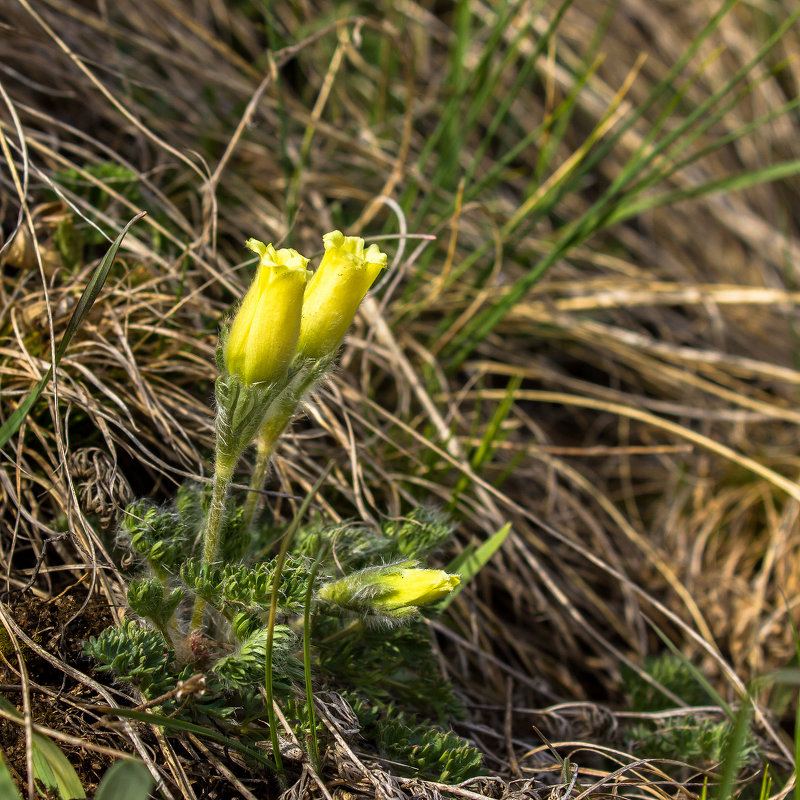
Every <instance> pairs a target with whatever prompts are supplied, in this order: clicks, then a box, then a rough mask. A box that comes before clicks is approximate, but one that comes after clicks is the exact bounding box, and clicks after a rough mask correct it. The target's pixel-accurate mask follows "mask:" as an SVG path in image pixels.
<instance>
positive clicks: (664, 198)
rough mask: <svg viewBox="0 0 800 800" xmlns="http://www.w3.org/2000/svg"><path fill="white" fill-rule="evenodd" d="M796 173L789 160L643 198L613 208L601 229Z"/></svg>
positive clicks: (797, 162) (797, 165)
mask: <svg viewBox="0 0 800 800" xmlns="http://www.w3.org/2000/svg"><path fill="white" fill-rule="evenodd" d="M798 173H800V159H793V160H791V161H783V162H781V163H780V164H771V165H770V166H768V167H763V168H762V169H754V170H751V171H749V172H742V173H739V174H738V175H726V176H725V177H724V178H720V179H719V180H716V181H708V182H707V183H703V184H700V185H699V186H690V187H687V188H682V189H675V190H673V191H671V192H662V193H661V194H657V195H653V196H651V197H644V198H642V199H641V200H639V201H637V202H633V203H628V204H626V205H622V206H619V207H617V208H616V209H614V211H613V212H612V213H611V214H609V216H608V217H607V218H606V220H605V221H604V222H603V226H602V227H604V228H606V227H609V226H611V225H615V224H617V223H619V222H622V221H624V220H626V219H630V218H631V217H635V216H637V215H638V214H641V213H642V212H643V211H649V210H650V209H653V208H659V207H660V206H665V205H671V204H672V203H678V202H680V201H681V200H690V199H693V198H696V197H704V196H705V195H709V194H716V193H717V192H725V193H729V192H736V191H740V190H741V189H747V188H749V187H751V186H757V185H758V184H760V183H770V182H772V181H779V180H783V179H784V178H792V177H794V176H795V175H797V174H798Z"/></svg>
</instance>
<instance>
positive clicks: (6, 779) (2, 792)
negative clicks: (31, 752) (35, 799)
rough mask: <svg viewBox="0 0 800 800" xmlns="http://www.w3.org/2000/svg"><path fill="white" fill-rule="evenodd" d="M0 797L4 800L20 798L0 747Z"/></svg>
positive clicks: (18, 799)
mask: <svg viewBox="0 0 800 800" xmlns="http://www.w3.org/2000/svg"><path fill="white" fill-rule="evenodd" d="M0 797H2V798H4V799H5V800H22V795H21V794H20V793H19V791H18V790H17V787H16V784H15V783H14V779H13V778H12V777H11V770H9V768H8V764H7V763H6V757H5V753H3V751H2V750H1V749H0Z"/></svg>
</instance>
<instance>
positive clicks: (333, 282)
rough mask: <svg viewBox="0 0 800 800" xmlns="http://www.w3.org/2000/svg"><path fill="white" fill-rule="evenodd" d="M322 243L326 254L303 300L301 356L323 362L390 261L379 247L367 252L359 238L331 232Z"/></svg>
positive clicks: (299, 347) (368, 249) (372, 247)
mask: <svg viewBox="0 0 800 800" xmlns="http://www.w3.org/2000/svg"><path fill="white" fill-rule="evenodd" d="M322 242H323V244H324V245H325V254H324V255H323V257H322V261H321V262H320V265H319V268H318V269H317V271H316V272H315V273H314V276H313V277H312V278H311V280H310V281H309V283H308V285H307V287H306V292H305V297H304V298H303V315H302V322H301V327H300V340H299V343H298V352H299V353H300V354H301V355H302V356H303V357H304V358H314V359H320V358H322V357H323V356H326V355H328V354H330V353H333V352H334V351H335V350H336V348H337V347H338V346H339V344H340V343H341V341H342V339H343V338H344V335H345V333H347V329H348V328H349V327H350V323H351V322H352V321H353V317H354V316H355V313H356V310H357V309H358V306H359V304H360V303H361V301H362V300H363V299H364V295H366V293H367V292H368V291H369V288H370V287H371V286H372V284H373V283H374V282H375V279H376V278H377V277H378V275H379V274H380V272H381V270H382V269H384V268H385V267H386V261H387V258H386V253H382V252H381V251H380V248H379V247H378V245H376V244H371V245H370V246H369V247H367V248H366V249H365V248H364V240H363V239H362V238H361V237H359V236H345V235H344V234H343V233H342V232H341V231H331V232H330V233H326V234H325V235H324V236H323V237H322Z"/></svg>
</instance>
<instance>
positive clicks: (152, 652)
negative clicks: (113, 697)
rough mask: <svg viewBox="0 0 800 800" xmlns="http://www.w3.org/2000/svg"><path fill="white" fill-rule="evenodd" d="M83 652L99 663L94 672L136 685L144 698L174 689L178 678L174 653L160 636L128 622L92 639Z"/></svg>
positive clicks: (142, 626)
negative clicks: (105, 673)
mask: <svg viewBox="0 0 800 800" xmlns="http://www.w3.org/2000/svg"><path fill="white" fill-rule="evenodd" d="M84 651H85V652H86V654H87V655H89V656H91V657H92V658H94V659H95V661H97V662H98V663H99V665H100V666H99V667H98V669H100V670H106V671H109V672H113V674H114V675H115V676H116V677H117V678H118V679H119V680H121V681H130V682H131V683H134V684H136V686H138V687H139V689H140V690H141V691H142V693H143V694H144V695H145V697H147V698H148V699H152V698H154V697H158V696H159V695H162V694H164V693H165V692H167V691H169V690H170V689H174V688H175V686H176V684H177V681H178V680H180V679H181V678H180V677H179V675H181V674H182V673H181V672H179V671H178V670H177V669H176V663H175V653H174V651H172V649H171V648H170V647H169V645H168V644H167V641H166V639H165V638H164V636H163V634H161V633H160V632H159V631H155V630H152V629H150V628H148V627H146V626H145V625H144V624H142V623H141V622H137V621H135V620H132V619H123V620H122V621H121V622H120V624H119V625H118V626H116V627H112V628H106V629H105V630H104V631H103V632H102V633H101V634H100V635H99V636H92V637H91V638H90V639H89V641H88V642H86V643H85V644H84ZM187 677H188V675H187Z"/></svg>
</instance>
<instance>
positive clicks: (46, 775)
mask: <svg viewBox="0 0 800 800" xmlns="http://www.w3.org/2000/svg"><path fill="white" fill-rule="evenodd" d="M33 775H34V777H35V778H36V779H37V780H40V781H41V782H42V783H43V784H44V785H45V787H47V789H48V790H49V791H51V792H55V794H57V795H58V796H59V797H60V798H61V800H73V798H82V797H86V792H84V791H83V786H82V785H81V779H80V778H79V777H78V773H77V772H75V770H74V768H73V766H72V764H70V763H69V761H67V757H66V756H65V755H64V754H63V753H62V752H61V750H60V749H59V748H58V746H57V745H56V744H55V743H54V742H53V741H52V740H51V739H48V738H47V737H46V736H43V735H42V734H41V733H37V732H36V731H34V732H33Z"/></svg>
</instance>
